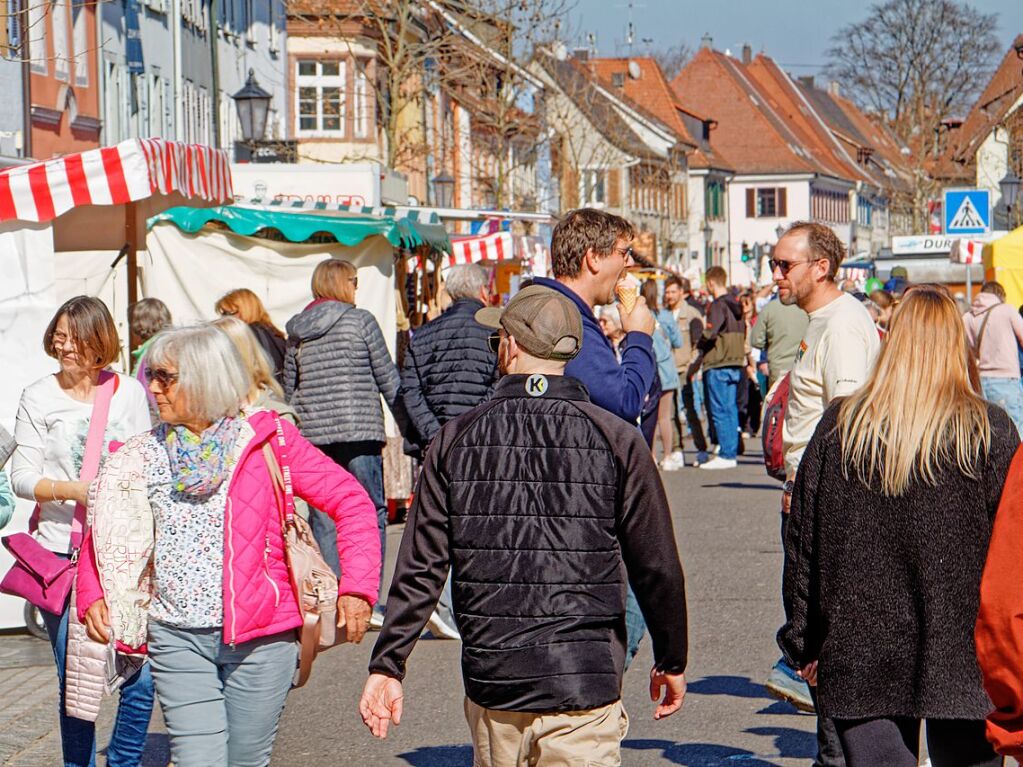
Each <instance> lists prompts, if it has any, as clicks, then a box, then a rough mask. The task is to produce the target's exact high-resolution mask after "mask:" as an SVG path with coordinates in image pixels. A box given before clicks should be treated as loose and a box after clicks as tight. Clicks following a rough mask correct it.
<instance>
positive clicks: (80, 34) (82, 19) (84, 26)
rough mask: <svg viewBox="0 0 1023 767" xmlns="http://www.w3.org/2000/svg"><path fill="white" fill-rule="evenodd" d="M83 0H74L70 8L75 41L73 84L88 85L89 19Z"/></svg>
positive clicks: (86, 86)
mask: <svg viewBox="0 0 1023 767" xmlns="http://www.w3.org/2000/svg"><path fill="white" fill-rule="evenodd" d="M86 7H87V6H86V4H85V2H83V0H76V2H75V4H74V6H73V8H72V11H71V13H72V16H73V18H74V22H73V25H72V26H73V27H74V43H75V85H80V86H82V87H83V88H88V87H89V54H88V51H89V19H88V18H87V14H86V12H85V9H86Z"/></svg>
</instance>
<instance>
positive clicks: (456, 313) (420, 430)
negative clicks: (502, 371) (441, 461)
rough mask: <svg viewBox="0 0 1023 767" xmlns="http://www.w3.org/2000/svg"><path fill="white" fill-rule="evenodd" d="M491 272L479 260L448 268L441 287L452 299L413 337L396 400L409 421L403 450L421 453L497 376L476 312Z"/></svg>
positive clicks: (493, 356)
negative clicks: (442, 428) (409, 427)
mask: <svg viewBox="0 0 1023 767" xmlns="http://www.w3.org/2000/svg"><path fill="white" fill-rule="evenodd" d="M489 282H490V275H489V274H488V272H487V270H486V268H484V267H482V266H480V265H479V264H464V265H460V266H453V267H451V269H450V270H449V271H448V276H447V279H446V280H445V286H446V288H447V291H448V295H450V296H451V298H452V300H453V303H452V304H451V306H449V307H448V308H447V310H445V312H444V313H443V314H442V315H440V316H439V317H437V318H436V319H434V320H431V321H430V322H427V323H426V324H425V325H423V326H422V327H421V328H419V329H418V330H416V331H415V332H414V333H413V335H412V341H411V343H410V344H409V347H408V351H406V352H405V362H404V364H403V366H402V369H401V390H400V396H401V402H402V405H403V406H404V408H405V412H406V414H407V416H408V421H409V425H410V426H411V427H412V428H411V429H408V430H407V433H406V435H405V439H406V440H407V441H408V442H409V443H411V445H409V446H408V447H407V448H406V452H409V453H410V454H414V455H417V456H421V455H422V453H423V452H425V450H426V447H427V445H429V444H430V442H431V440H433V438H434V437H435V436H437V432H439V431H440V428H441V427H442V426H443V425H444V424H446V423H447V422H448V421H450V420H451V419H452V418H454V417H455V416H459V415H461V414H462V413H464V412H465V411H467V410H472V409H473V408H474V407H476V406H477V405H478V404H480V403H481V402H482V401H483V400H484V398H485V397H486V396H487V394H488V393H489V392H490V389H491V388H492V387H493V385H494V382H495V381H496V380H497V355H496V354H494V352H493V350H491V348H490V344H489V343H488V341H487V339H488V338H489V336H490V333H491V331H490V329H489V328H485V327H483V326H482V325H480V324H479V323H478V322H477V321H476V312H478V311H479V310H480V309H482V308H483V307H484V305H485V304H486V303H487V302H488V299H489V297H490V294H489V290H488V286H489Z"/></svg>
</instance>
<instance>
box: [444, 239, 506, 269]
mask: <svg viewBox="0 0 1023 767" xmlns="http://www.w3.org/2000/svg"><path fill="white" fill-rule="evenodd" d="M518 257H519V256H517V255H516V254H515V242H514V240H513V239H512V235H511V232H494V233H493V234H484V235H482V236H480V237H463V238H461V239H454V238H452V240H451V253H450V254H449V255H448V264H447V265H448V266H456V265H457V264H475V263H478V262H480V261H493V262H497V261H508V260H509V259H513V258H518Z"/></svg>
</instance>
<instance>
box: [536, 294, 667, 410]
mask: <svg viewBox="0 0 1023 767" xmlns="http://www.w3.org/2000/svg"><path fill="white" fill-rule="evenodd" d="M533 284H535V285H543V286H544V287H547V288H552V289H554V290H556V291H558V292H559V293H563V294H564V295H566V296H568V297H569V298H571V299H572V300H573V301H574V302H575V305H576V306H578V307H579V313H580V314H582V316H583V346H582V349H580V351H579V354H578V355H577V356H576V357H575V359H573V360H571V361H569V363H568V366H567V367H566V368H565V375H567V376H572V377H573V378H576V379H578V380H579V381H582V383H583V385H584V386H586V389H587V391H588V392H589V395H590V401H591V402H593V403H594V404H595V405H599V406H600V407H602V408H604V410H607V411H609V412H611V413H614V414H615V415H616V416H618V417H619V418H621V419H623V420H625V421H628V422H629V423H632V424H634V423H636V422H637V421H638V420H639V416H640V413H641V412H642V410H643V402H644V400H645V399H646V395H647V392H648V391H650V387H651V385H652V384H653V382H654V380H655V379H656V378H657V363H656V361H655V359H654V342H653V339H652V338H651V337H650V336H648V335H647V334H646V333H626V334H625V340H624V341H623V342H622V362H621V364H619V363H618V360H617V358H616V357H615V353H614V349H613V347H612V346H611V342H610V341H609V340H608V338H607V336H605V335H604V331H602V330H601V329H600V323H599V322H597V318H596V317H594V316H593V311H592V310H591V309H590V307H589V306H587V304H586V302H585V301H583V300H582V299H581V298H580V297H579V296H578V295H576V293H575V291H573V290H572V289H571V288H569V287H566V286H565V285H562V284H561V283H560V282H558V281H557V280H551V279H547V278H545V277H537V278H535V279H534V280H533Z"/></svg>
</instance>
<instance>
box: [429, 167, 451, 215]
mask: <svg viewBox="0 0 1023 767" xmlns="http://www.w3.org/2000/svg"><path fill="white" fill-rule="evenodd" d="M454 196H455V179H454V178H452V177H451V176H450V175H449V174H448V173H447V172H446V171H444V172H442V173H440V174H439V175H437V176H434V177H433V198H434V201H435V202H436V203H437V207H438V208H450V207H451V202H452V200H453V199H454Z"/></svg>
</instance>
